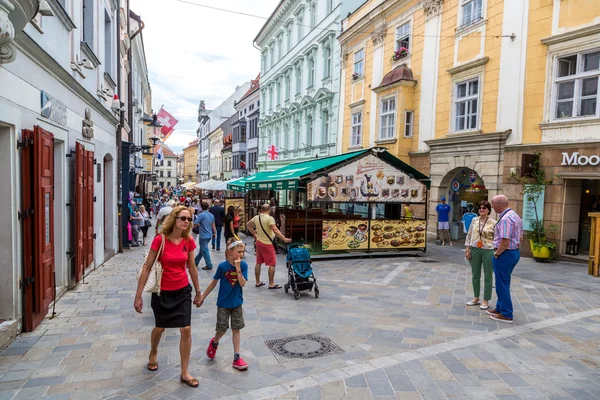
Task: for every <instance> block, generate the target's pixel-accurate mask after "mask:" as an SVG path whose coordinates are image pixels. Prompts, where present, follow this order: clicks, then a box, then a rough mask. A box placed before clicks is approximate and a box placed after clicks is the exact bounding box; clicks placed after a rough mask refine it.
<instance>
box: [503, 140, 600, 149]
mask: <svg viewBox="0 0 600 400" xmlns="http://www.w3.org/2000/svg"><path fill="white" fill-rule="evenodd" d="M593 146H598V147H600V141H580V142H554V143H528V144H507V145H506V146H504V150H505V151H539V150H542V149H577V148H579V149H580V148H584V147H593Z"/></svg>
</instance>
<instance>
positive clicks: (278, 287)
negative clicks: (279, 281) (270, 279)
mask: <svg viewBox="0 0 600 400" xmlns="http://www.w3.org/2000/svg"><path fill="white" fill-rule="evenodd" d="M269 289H281V286H279V285H275V286H269Z"/></svg>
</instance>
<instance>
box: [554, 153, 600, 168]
mask: <svg viewBox="0 0 600 400" xmlns="http://www.w3.org/2000/svg"><path fill="white" fill-rule="evenodd" d="M598 164H600V156H597V155H593V156H580V155H579V152H577V151H576V152H574V153H571V154H570V155H569V153H562V163H561V164H560V165H594V166H596V165H598Z"/></svg>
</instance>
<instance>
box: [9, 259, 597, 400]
mask: <svg viewBox="0 0 600 400" xmlns="http://www.w3.org/2000/svg"><path fill="white" fill-rule="evenodd" d="M144 250H145V248H140V249H136V250H128V251H126V252H125V253H124V254H119V255H117V256H115V257H113V258H112V259H111V260H109V261H108V262H107V263H106V264H105V265H103V266H101V267H100V268H98V269H97V270H96V271H94V272H92V273H91V274H89V275H88V276H87V277H86V279H85V284H80V285H79V286H78V287H76V288H75V290H73V291H69V292H67V293H66V294H65V295H64V296H63V297H62V298H61V299H60V300H59V301H58V303H57V305H56V311H57V317H56V318H54V319H51V320H50V319H46V320H44V322H43V323H42V325H40V326H39V327H38V329H36V330H35V331H34V332H32V333H29V334H23V335H21V336H20V337H19V338H17V340H16V341H15V342H13V344H12V345H11V346H10V347H9V348H7V349H5V350H4V351H3V352H2V353H0V399H1V400H5V399H26V398H44V399H46V398H52V399H100V398H113V399H159V398H164V399H209V398H232V399H233V398H239V399H262V398H289V399H295V398H299V399H321V398H323V399H344V398H348V399H371V398H373V399H380V398H381V399H384V398H389V399H392V398H397V399H421V398H422V399H447V398H448V399H459V398H462V399H468V398H473V399H496V398H497V399H512V398H514V399H518V398H521V399H535V398H551V399H595V398H599V397H600V385H599V384H598V382H600V380H599V378H600V349H599V346H598V343H597V338H598V337H600V298H599V297H598V295H597V293H598V289H599V287H600V282H598V280H595V281H594V280H593V279H594V278H589V277H588V276H587V275H586V272H587V266H585V265H570V264H564V265H563V264H560V265H558V264H554V265H542V264H535V263H533V262H532V261H531V260H527V259H523V260H522V263H521V264H519V265H518V266H517V268H516V270H515V274H514V275H513V285H512V289H513V302H514V306H515V323H514V325H504V324H499V323H497V322H495V321H493V320H491V319H489V318H488V317H487V315H486V314H485V313H484V312H482V311H480V310H479V308H478V307H466V306H465V302H466V301H468V300H470V299H471V295H472V293H471V292H472V289H471V275H470V269H469V268H467V267H466V264H464V263H463V264H460V263H453V262H452V261H449V260H459V259H460V258H459V257H460V253H459V252H460V249H456V248H454V249H442V248H439V247H435V248H433V249H431V250H432V251H431V252H428V253H427V254H425V255H420V256H418V257H416V256H407V257H396V258H381V259H364V260H347V259H345V260H333V261H331V260H329V261H325V260H323V261H319V262H316V263H314V265H313V266H314V269H315V274H316V277H317V279H318V283H319V286H320V298H318V299H316V298H315V297H314V295H313V293H311V292H303V294H302V297H301V299H300V300H298V301H296V300H294V298H293V295H292V294H291V293H290V294H285V293H284V292H283V290H268V289H267V288H266V286H265V287H262V288H254V285H253V280H252V273H253V261H254V256H252V255H248V256H247V259H246V261H247V262H248V264H249V266H250V271H249V275H250V280H249V284H248V286H247V287H246V289H245V291H244V292H245V304H244V310H245V319H246V327H245V329H243V331H242V357H243V358H244V359H245V360H246V361H247V362H248V363H249V365H250V368H249V370H248V371H246V372H240V371H236V370H234V369H232V368H231V360H232V356H233V349H232V346H231V340H230V339H231V336H230V334H227V335H226V336H225V338H224V339H223V341H222V342H221V346H220V347H219V352H218V353H217V358H216V359H215V360H214V361H210V360H208V359H207V358H206V355H205V354H204V353H205V348H206V345H207V344H208V341H209V340H210V338H211V337H212V336H213V334H214V327H215V319H216V306H215V302H216V292H215V293H213V294H212V295H211V296H210V297H209V298H208V299H207V301H206V303H205V304H204V305H203V307H202V308H200V309H197V308H193V311H192V313H193V314H192V324H193V327H192V332H193V347H192V360H191V363H190V364H191V365H190V367H191V368H190V369H191V371H190V372H191V373H192V374H193V375H194V376H195V377H197V378H198V379H199V381H200V387H199V388H197V389H192V388H188V387H186V386H184V385H183V384H181V383H180V382H179V332H178V331H177V330H174V329H172V330H167V334H166V336H164V337H163V341H162V342H161V345H160V347H159V359H158V362H159V364H160V367H159V371H158V372H150V371H148V370H147V369H146V363H147V360H148V351H149V336H150V331H151V329H152V327H153V323H154V318H153V315H152V311H151V309H150V304H149V303H150V301H149V296H148V294H145V295H144V313H143V315H139V314H136V313H135V311H134V310H133V296H134V292H135V286H136V281H135V271H136V269H137V266H138V265H139V264H140V263H141V262H142V257H143V254H144ZM444 251H447V252H452V254H453V255H452V256H450V255H448V256H445V255H444V254H445V253H444ZM448 254H450V253H448ZM213 257H214V258H213V262H214V261H221V259H222V254H218V253H215V252H213ZM438 260H444V261H438ZM279 263H280V265H279V267H278V269H277V279H276V281H277V283H279V284H281V285H283V283H285V279H286V269H285V266H284V261H283V256H280V261H279ZM561 275H563V276H564V277H565V278H564V279H563V280H562V281H560V279H559V277H560V276H561ZM523 276H526V277H523ZM265 279H266V271H264V270H263V280H265ZM209 280H210V276H209V273H208V272H206V271H200V283H201V287H202V288H204V287H206V286H207V284H208V282H209ZM494 300H495V294H494V296H493V298H492V301H491V304H492V305H493V304H494ZM314 333H319V334H323V335H325V336H326V337H328V338H329V339H331V341H332V342H333V343H335V344H336V345H337V346H339V347H340V348H341V350H343V352H340V353H338V354H331V355H327V356H324V357H320V358H312V359H293V360H286V359H280V360H281V361H283V362H280V360H278V359H277V358H275V357H274V355H273V353H272V352H271V351H270V349H269V348H268V347H267V345H266V344H265V341H268V340H274V339H281V338H285V337H288V336H294V335H300V334H314Z"/></svg>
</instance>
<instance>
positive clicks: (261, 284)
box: [254, 282, 265, 287]
mask: <svg viewBox="0 0 600 400" xmlns="http://www.w3.org/2000/svg"><path fill="white" fill-rule="evenodd" d="M261 286H265V283H264V282H261V283H259V284H258V285H254V287H261Z"/></svg>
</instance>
